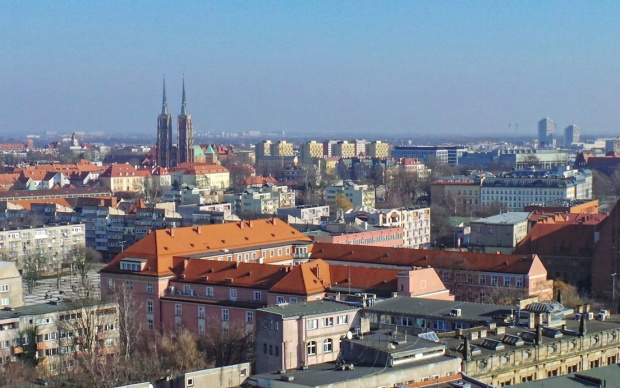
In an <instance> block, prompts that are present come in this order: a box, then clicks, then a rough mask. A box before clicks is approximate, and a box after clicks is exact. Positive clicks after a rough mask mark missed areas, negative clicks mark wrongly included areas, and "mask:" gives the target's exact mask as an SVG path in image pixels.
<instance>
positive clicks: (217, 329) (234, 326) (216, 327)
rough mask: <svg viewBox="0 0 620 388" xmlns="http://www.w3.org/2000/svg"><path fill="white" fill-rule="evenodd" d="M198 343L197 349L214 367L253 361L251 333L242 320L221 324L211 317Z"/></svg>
mask: <svg viewBox="0 0 620 388" xmlns="http://www.w3.org/2000/svg"><path fill="white" fill-rule="evenodd" d="M198 341H199V348H200V349H202V350H203V351H204V352H205V353H206V356H207V359H208V360H209V361H211V362H213V363H214V365H215V366H216V367H220V366H225V365H232V364H237V363H240V362H247V361H249V362H252V361H253V360H254V341H253V339H252V333H251V332H250V331H248V329H247V327H246V325H245V322H243V321H242V320H237V321H230V322H221V321H220V320H219V319H217V318H214V317H211V318H210V319H208V320H207V324H206V331H205V333H204V334H202V335H200V337H199V339H198Z"/></svg>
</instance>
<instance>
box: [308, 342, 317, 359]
mask: <svg viewBox="0 0 620 388" xmlns="http://www.w3.org/2000/svg"><path fill="white" fill-rule="evenodd" d="M308 355H309V356H314V355H316V341H310V342H308Z"/></svg>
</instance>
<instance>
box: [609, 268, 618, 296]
mask: <svg viewBox="0 0 620 388" xmlns="http://www.w3.org/2000/svg"><path fill="white" fill-rule="evenodd" d="M616 276H618V273H617V272H614V273H612V274H611V300H612V301H615V300H616Z"/></svg>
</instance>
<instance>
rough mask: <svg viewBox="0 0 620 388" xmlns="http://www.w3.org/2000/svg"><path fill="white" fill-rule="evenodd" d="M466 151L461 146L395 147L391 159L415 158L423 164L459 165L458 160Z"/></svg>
mask: <svg viewBox="0 0 620 388" xmlns="http://www.w3.org/2000/svg"><path fill="white" fill-rule="evenodd" d="M466 151H467V148H465V147H462V146H396V147H394V149H393V150H392V157H393V158H416V159H419V160H421V161H423V162H424V163H429V162H430V163H432V162H436V163H448V164H450V165H451V166H456V165H458V164H459V158H460V157H461V156H463V154H464V153H465V152H466Z"/></svg>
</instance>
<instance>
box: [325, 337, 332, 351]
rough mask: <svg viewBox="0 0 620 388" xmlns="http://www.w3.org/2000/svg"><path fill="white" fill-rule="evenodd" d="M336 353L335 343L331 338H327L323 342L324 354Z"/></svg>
mask: <svg viewBox="0 0 620 388" xmlns="http://www.w3.org/2000/svg"><path fill="white" fill-rule="evenodd" d="M333 351H334V341H333V340H332V339H331V338H327V339H325V340H323V352H324V353H327V352H333Z"/></svg>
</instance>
